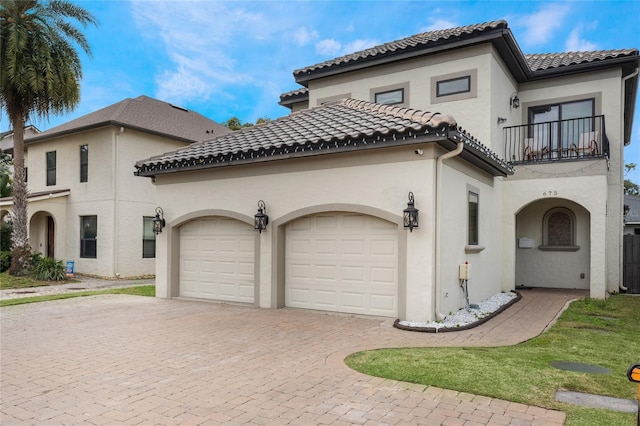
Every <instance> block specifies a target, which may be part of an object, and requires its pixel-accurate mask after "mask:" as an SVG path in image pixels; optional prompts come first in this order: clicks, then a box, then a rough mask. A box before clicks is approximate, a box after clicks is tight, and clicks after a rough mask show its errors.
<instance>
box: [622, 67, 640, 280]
mask: <svg viewBox="0 0 640 426" xmlns="http://www.w3.org/2000/svg"><path fill="white" fill-rule="evenodd" d="M637 75H638V68H636V70H635V71H634V72H632V73H631V74H629V75H628V76H626V77H622V85H621V87H620V91H621V96H620V99H621V100H622V114H620V129H622V139H623V140H622V143H621V144H620V158H624V103H625V100H626V99H625V94H624V86H625V84H626V83H627V80H629V79H631V78H633V77H636V76H637ZM623 169H624V164H621V167H620V174H621V175H622V176H621V180H622V182H623V188H624V175H623V174H622V173H623V172H622V170H623ZM622 205H623V207H624V195H623V196H622ZM623 210H624V208H623ZM622 226H623V227H624V220H623V225H622ZM620 232H622V229H620ZM620 237H621V235H618V244H620V242H619V241H620ZM618 250H619V253H618V254H619V256H620V259H623V258H624V251H623V248H622V246H621V245H619V246H618ZM621 262H622V260H621ZM620 269H621V272H622V268H620ZM623 279H624V272H623V274H622V276H621V277H620V283H619V284H618V286H619V288H620V290H622V291H627V290H629V289H628V288H627V287H625V286H624V281H622V280H623Z"/></svg>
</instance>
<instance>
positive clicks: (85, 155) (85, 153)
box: [80, 145, 89, 182]
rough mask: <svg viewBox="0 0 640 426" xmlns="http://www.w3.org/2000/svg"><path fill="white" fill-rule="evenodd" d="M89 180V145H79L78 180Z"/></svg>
mask: <svg viewBox="0 0 640 426" xmlns="http://www.w3.org/2000/svg"><path fill="white" fill-rule="evenodd" d="M88 180H89V145H82V146H81V147H80V182H87V181H88Z"/></svg>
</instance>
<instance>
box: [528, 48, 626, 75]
mask: <svg viewBox="0 0 640 426" xmlns="http://www.w3.org/2000/svg"><path fill="white" fill-rule="evenodd" d="M627 56H638V49H618V50H598V51H592V52H563V53H536V54H530V55H524V57H525V60H526V61H527V64H528V65H529V68H531V71H534V72H535V71H541V70H547V69H552V68H560V67H567V66H570V65H580V64H584V63H591V62H598V61H604V60H607V59H615V58H623V57H627Z"/></svg>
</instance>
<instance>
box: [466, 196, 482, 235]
mask: <svg viewBox="0 0 640 426" xmlns="http://www.w3.org/2000/svg"><path fill="white" fill-rule="evenodd" d="M478 202H479V196H478V194H476V193H475V192H471V191H469V192H468V193H467V205H468V210H467V211H468V231H467V236H468V238H467V243H468V244H469V245H470V246H477V245H478V244H479V243H480V239H479V236H478V235H479V230H478V226H479V221H478V216H479V214H478V213H479V210H478Z"/></svg>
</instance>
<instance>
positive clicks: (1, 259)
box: [0, 250, 11, 272]
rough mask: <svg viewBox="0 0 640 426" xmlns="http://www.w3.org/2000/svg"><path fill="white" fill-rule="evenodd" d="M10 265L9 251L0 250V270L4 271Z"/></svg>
mask: <svg viewBox="0 0 640 426" xmlns="http://www.w3.org/2000/svg"><path fill="white" fill-rule="evenodd" d="M10 266H11V251H9V250H6V251H5V250H2V251H0V272H4V271H6V270H7V269H9V267H10Z"/></svg>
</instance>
